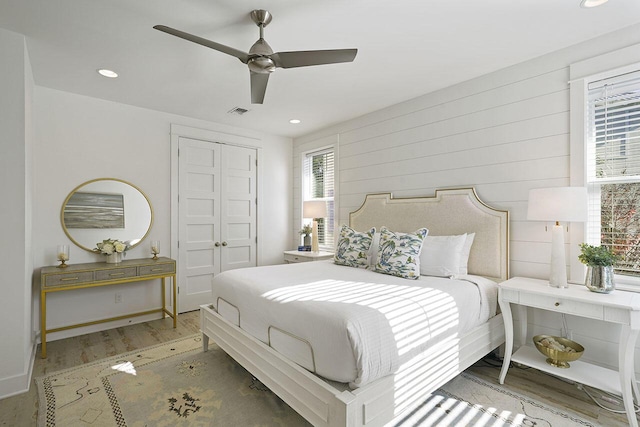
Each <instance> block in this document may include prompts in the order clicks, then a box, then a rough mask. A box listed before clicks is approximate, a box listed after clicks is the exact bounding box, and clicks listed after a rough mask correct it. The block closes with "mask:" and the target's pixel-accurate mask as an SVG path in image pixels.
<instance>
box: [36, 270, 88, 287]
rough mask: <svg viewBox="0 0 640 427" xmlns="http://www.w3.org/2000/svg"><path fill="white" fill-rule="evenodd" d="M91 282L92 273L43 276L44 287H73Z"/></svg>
mask: <svg viewBox="0 0 640 427" xmlns="http://www.w3.org/2000/svg"><path fill="white" fill-rule="evenodd" d="M86 282H93V271H82V272H77V273H64V274H49V275H47V276H45V279H44V283H43V285H44V286H63V285H75V284H77V283H86Z"/></svg>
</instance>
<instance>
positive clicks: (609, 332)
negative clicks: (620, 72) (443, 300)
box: [293, 25, 640, 366]
mask: <svg viewBox="0 0 640 427" xmlns="http://www.w3.org/2000/svg"><path fill="white" fill-rule="evenodd" d="M639 42H640V26H639V25H636V26H633V27H628V28H626V29H623V30H620V31H618V32H616V33H613V34H610V35H607V36H604V37H599V38H598V39H596V40H592V41H590V42H588V43H583V44H580V45H577V46H573V47H571V48H568V49H564V50H561V51H558V52H554V53H552V54H549V55H545V56H543V57H540V58H537V59H535V60H532V61H528V62H525V63H522V64H518V65H515V66H513V67H509V68H506V69H503V70H500V71H497V72H494V73H491V74H488V75H485V76H482V77H480V78H476V79H473V80H470V81H467V82H464V83H461V84H458V85H455V86H452V87H448V88H446V89H443V90H440V91H438V92H434V93H430V94H427V95H424V96H420V97H418V98H415V99H413V100H410V101H407V102H404V103H401V104H397V105H394V106H392V107H389V108H386V109H383V110H380V111H376V112H374V113H371V114H368V115H366V116H363V117H360V118H358V119H355V120H351V121H348V122H344V123H341V124H339V125H336V126H333V127H330V128H328V129H324V130H322V131H320V132H316V133H314V134H311V135H307V136H305V137H302V138H297V139H296V140H294V157H293V161H294V182H296V186H294V189H295V191H294V197H296V196H298V194H297V193H299V191H300V190H299V182H300V169H299V167H297V164H298V163H297V162H299V154H300V152H302V151H305V150H306V149H307V147H311V146H314V145H321V144H322V143H323V142H324V141H330V140H333V141H339V143H338V146H339V155H338V164H339V166H338V174H339V191H338V195H339V196H338V201H339V205H340V208H339V211H338V212H339V215H338V218H339V224H342V223H347V222H348V213H349V212H351V211H353V210H355V209H357V208H358V207H359V206H360V204H361V203H362V201H363V200H364V196H365V194H367V193H371V192H392V193H393V194H394V195H395V196H397V197H401V196H420V195H432V194H433V193H434V190H435V189H437V188H452V187H468V186H473V187H475V188H476V190H477V192H478V194H479V196H480V198H482V199H483V200H484V201H485V202H487V203H488V204H489V205H491V206H495V207H497V208H501V209H508V210H509V211H510V212H511V219H512V221H511V224H510V225H511V235H510V248H511V261H510V268H511V276H529V277H537V278H545V277H547V276H548V274H549V259H550V253H551V234H550V233H548V232H545V225H546V224H544V223H536V222H529V221H526V208H527V197H528V191H529V189H531V188H537V187H548V186H564V185H569V183H570V169H569V164H570V151H569V148H570V144H569V129H570V128H569V83H568V81H569V67H570V65H571V64H572V63H575V62H578V61H582V60H584V59H586V58H591V57H594V56H597V55H601V54H603V53H605V52H609V51H611V50H615V49H620V48H623V47H626V46H629V45H633V44H636V43H639ZM386 84H389V85H392V84H393V82H387V83H386ZM297 200H299V199H297ZM295 206H296V205H295V204H294V207H295ZM299 223H300V213H299V211H296V210H295V209H294V224H299ZM425 225H426V226H428V224H425ZM574 240H575V239H574ZM566 241H567V251H569V247H570V246H575V245H577V244H578V243H580V242H579V241H573V242H571V241H570V239H569V235H568V234H567V235H566ZM531 314H532V315H530V319H531V322H532V323H533V325H534V327H533V331H534V332H535V331H545V332H554V333H560V325H561V323H562V322H561V319H560V317H559V316H555V315H552V314H549V313H546V312H543V311H537V310H536V311H534V312H533V313H531ZM568 327H569V329H571V330H572V331H573V337H574V339H576V340H577V341H578V342H580V343H582V344H583V345H584V346H585V347H586V348H588V349H589V352H588V354H585V356H584V358H585V359H590V360H592V361H596V362H597V363H600V364H603V365H606V366H616V365H617V351H610V349H611V348H616V349H617V337H618V334H619V332H618V331H619V329H618V328H616V327H607V326H606V325H602V324H599V323H597V322H593V321H587V320H584V319H579V318H572V317H570V318H569V319H568ZM530 330H531V328H530Z"/></svg>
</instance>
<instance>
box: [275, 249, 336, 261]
mask: <svg viewBox="0 0 640 427" xmlns="http://www.w3.org/2000/svg"><path fill="white" fill-rule="evenodd" d="M331 258H333V252H323V251H319V252H311V251H284V260H285V262H287V263H292V262H309V261H322V260H323V259H331Z"/></svg>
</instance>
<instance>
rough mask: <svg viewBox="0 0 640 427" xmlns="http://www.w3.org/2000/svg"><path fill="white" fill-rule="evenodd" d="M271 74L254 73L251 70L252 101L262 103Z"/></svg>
mask: <svg viewBox="0 0 640 427" xmlns="http://www.w3.org/2000/svg"><path fill="white" fill-rule="evenodd" d="M268 82H269V74H262V73H254V72H253V71H251V103H252V104H262V101H264V94H265V92H266V91H267V83H268Z"/></svg>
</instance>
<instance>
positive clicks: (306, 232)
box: [298, 224, 312, 246]
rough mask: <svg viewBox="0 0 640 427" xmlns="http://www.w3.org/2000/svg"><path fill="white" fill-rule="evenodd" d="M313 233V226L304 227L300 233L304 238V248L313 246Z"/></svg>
mask: <svg viewBox="0 0 640 427" xmlns="http://www.w3.org/2000/svg"><path fill="white" fill-rule="evenodd" d="M311 232H312V228H311V224H306V225H304V226H303V227H302V229H301V230H300V231H299V232H298V233H300V235H301V236H304V238H303V240H304V243H303V245H304V246H311Z"/></svg>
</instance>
